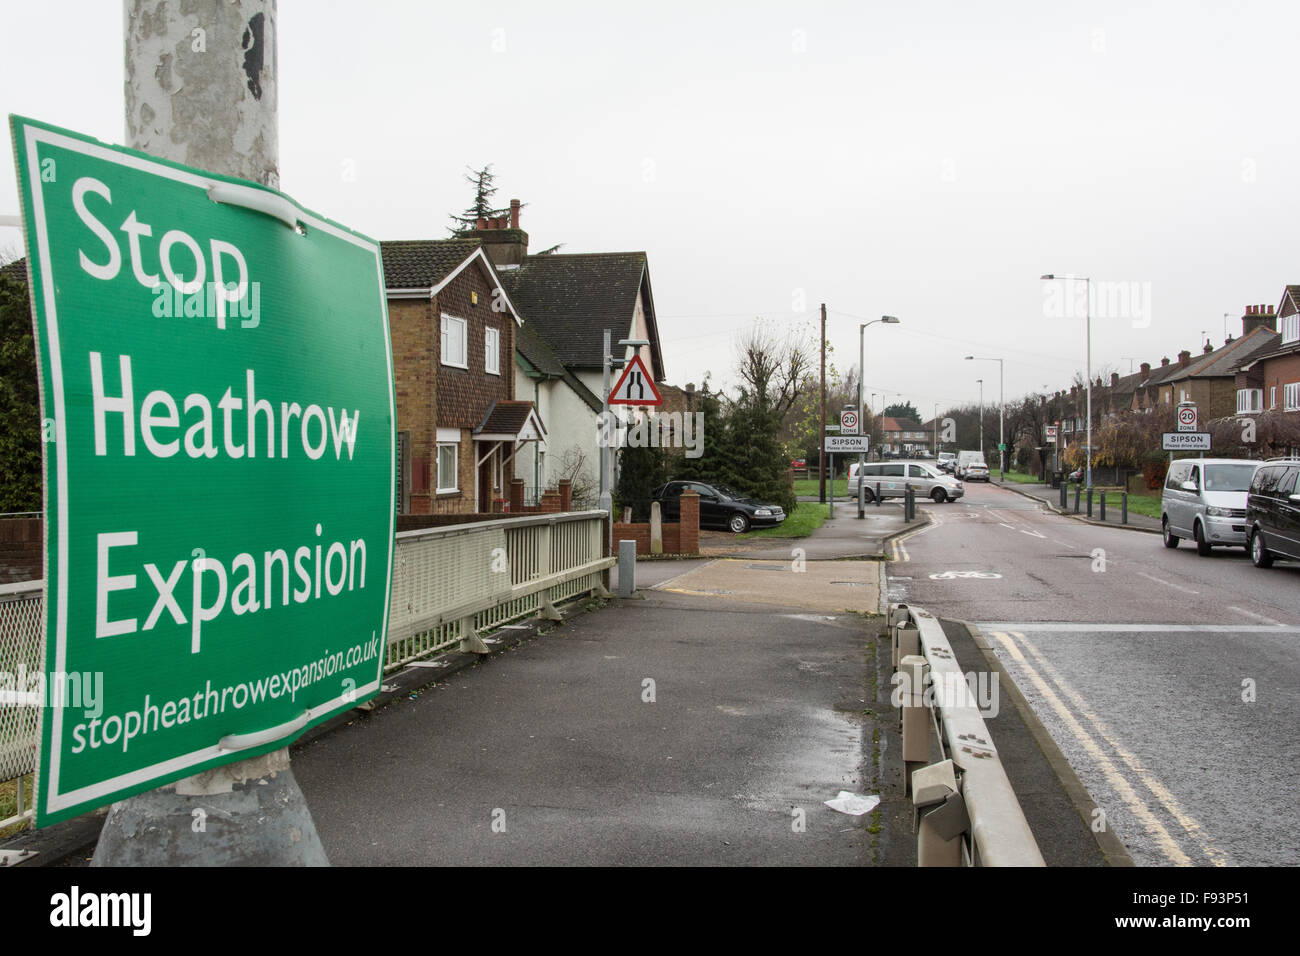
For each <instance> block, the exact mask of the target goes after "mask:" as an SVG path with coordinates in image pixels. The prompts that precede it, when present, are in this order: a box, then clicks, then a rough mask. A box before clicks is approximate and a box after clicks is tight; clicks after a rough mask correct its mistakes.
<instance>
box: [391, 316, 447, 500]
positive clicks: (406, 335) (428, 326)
mask: <svg viewBox="0 0 1300 956" xmlns="http://www.w3.org/2000/svg"><path fill="white" fill-rule="evenodd" d="M433 314H434V313H433V305H432V303H430V302H429V301H428V300H426V299H389V300H388V329H389V335H390V336H391V338H392V343H393V378H394V390H395V392H396V400H397V429H396V430H397V431H409V432H410V433H411V475H410V481H411V513H412V514H429V513H430V512H431V511H432V510H433V488H432V484H433V482H434V481H435V480H436V477H437V467H438V461H437V413H438V401H437V391H436V380H437V374H436V371H435V367H434V363H435V362H436V361H437V349H436V346H437V336H436V329H435V326H434V323H433Z"/></svg>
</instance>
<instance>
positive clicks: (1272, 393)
mask: <svg viewBox="0 0 1300 956" xmlns="http://www.w3.org/2000/svg"><path fill="white" fill-rule="evenodd" d="M1268 407H1269V408H1277V386H1276V385H1270V386H1269V387H1268Z"/></svg>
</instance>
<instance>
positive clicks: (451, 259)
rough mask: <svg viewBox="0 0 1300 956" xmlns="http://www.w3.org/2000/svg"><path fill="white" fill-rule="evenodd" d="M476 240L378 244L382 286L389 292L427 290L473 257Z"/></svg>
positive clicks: (427, 240)
mask: <svg viewBox="0 0 1300 956" xmlns="http://www.w3.org/2000/svg"><path fill="white" fill-rule="evenodd" d="M479 245H480V243H479V241H478V240H477V239H399V240H396V241H392V242H381V243H380V244H379V250H380V253H381V255H382V256H383V259H384V285H385V286H386V287H387V288H389V289H431V288H433V287H434V286H435V285H437V284H438V283H439V282H441V281H442V280H443V279H445V278H447V276H449V275H451V273H453V272H455V271H456V267H457V266H459V265H460V264H461V263H462V262H464V261H465V260H466V259H468V258H469V257H470V256H472V255H473V254H474V250H476V249H477V248H478V247H479Z"/></svg>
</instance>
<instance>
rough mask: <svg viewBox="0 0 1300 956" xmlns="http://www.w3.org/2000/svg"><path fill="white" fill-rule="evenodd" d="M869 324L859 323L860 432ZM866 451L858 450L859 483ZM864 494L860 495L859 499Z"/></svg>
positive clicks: (863, 421)
mask: <svg viewBox="0 0 1300 956" xmlns="http://www.w3.org/2000/svg"><path fill="white" fill-rule="evenodd" d="M867 324H868V323H865V322H863V323H861V324H859V325H858V434H859V435H860V434H862V429H863V426H864V425H866V417H865V416H864V415H863V414H862V380H863V379H864V378H866V375H867V344H866V343H867V335H866V333H867ZM866 461H867V455H866V452H861V451H860V452H858V484H859V485H861V484H862V466H863V465H865V464H866ZM861 499H862V495H860V494H859V495H858V500H861Z"/></svg>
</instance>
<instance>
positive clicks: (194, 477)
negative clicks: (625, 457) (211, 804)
mask: <svg viewBox="0 0 1300 956" xmlns="http://www.w3.org/2000/svg"><path fill="white" fill-rule="evenodd" d="M10 122H11V125H12V129H13V137H14V147H15V152H16V155H17V162H18V171H19V183H20V189H21V196H22V207H23V221H24V225H25V229H26V239H27V249H28V258H29V262H30V269H31V279H32V285H31V295H32V299H33V302H34V306H35V328H36V337H37V349H38V359H39V363H38V364H39V367H40V384H41V408H42V414H43V416H44V418H45V439H46V444H45V456H44V457H45V535H46V544H45V568H46V600H45V614H46V621H45V635H46V650H45V668H46V673H45V674H44V675H43V680H44V690H45V700H44V707H43V709H42V722H41V749H40V758H39V767H38V799H37V808H36V809H37V823H38V825H44V824H47V823H52V822H54V821H56V820H60V819H63V818H66V817H70V816H72V815H74V814H78V813H81V812H84V811H86V810H89V809H92V808H94V807H98V806H101V805H103V804H105V803H108V802H110V801H113V800H117V799H121V798H122V797H124V796H127V795H130V794H133V793H138V792H140V791H143V790H146V789H149V788H151V787H156V786H158V785H160V784H162V783H165V782H168V781H171V780H176V779H178V778H180V777H184V776H187V775H190V774H193V773H197V772H199V771H201V770H205V769H208V768H211V767H214V766H217V765H219V764H223V763H229V762H231V761H233V760H239V759H242V758H245V757H251V756H255V755H257V754H261V753H266V752H268V751H271V750H274V749H277V748H279V747H283V746H285V745H286V744H287V743H288V742H290V741H291V740H293V739H294V738H295V737H297V736H298V735H299V734H300V733H301V732H302V731H303V730H304V729H306V728H307V727H310V726H311V725H312V724H315V723H318V722H320V721H321V720H324V719H326V718H327V717H329V716H330V715H332V714H334V713H337V712H339V711H340V710H344V709H347V708H350V707H354V706H356V705H357V704H358V703H360V702H362V701H364V700H365V699H367V698H368V697H370V696H373V695H374V694H375V693H376V692H377V690H378V688H379V681H380V675H381V672H382V666H383V657H384V650H385V646H386V637H387V634H386V631H387V620H388V596H389V585H390V576H391V570H392V553H393V542H394V508H393V495H394V488H395V480H394V440H393V422H394V418H395V415H394V406H393V364H392V355H391V351H390V347H389V338H388V319H387V314H386V310H385V304H384V283H383V267H382V264H381V261H380V255H379V247H378V244H377V243H375V242H373V241H372V240H370V239H367V238H365V237H363V236H360V235H358V234H356V233H354V232H352V231H350V230H348V229H345V228H343V227H341V226H339V225H337V224H335V223H333V222H330V221H329V220H326V219H323V218H321V217H320V216H317V215H315V214H314V213H311V212H309V211H307V210H305V209H303V208H301V207H300V206H298V205H296V204H295V203H293V202H291V201H290V200H289V199H288V198H287V197H285V196H284V195H282V194H281V193H278V192H276V191H274V190H269V189H265V188H262V187H260V186H257V185H255V184H251V183H247V182H244V181H242V180H234V179H230V178H227V177H222V176H216V175H213V174H210V173H205V172H201V171H199V170H195V169H189V168H186V167H183V166H179V165H176V164H173V163H168V162H165V161H161V160H158V159H154V158H152V157H149V156H146V155H143V154H141V153H137V152H134V151H131V150H126V149H120V148H116V147H111V146H106V145H104V144H102V143H99V142H97V141H95V140H93V139H90V138H88V137H84V136H80V135H78V134H75V133H70V132H67V131H65V130H60V129H56V128H54V127H51V126H47V125H44V124H41V123H37V122H33V121H31V120H26V119H21V118H18V117H11V118H10Z"/></svg>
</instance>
